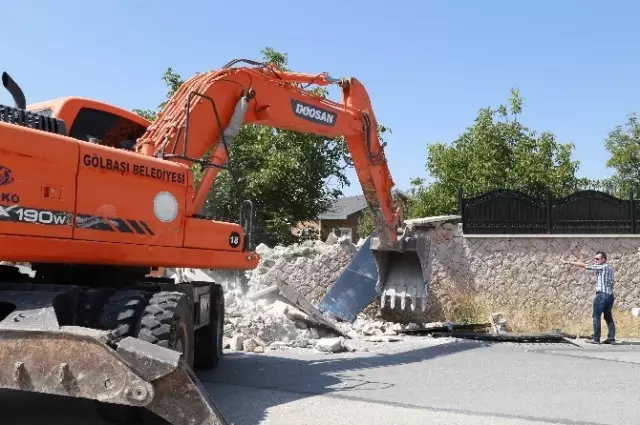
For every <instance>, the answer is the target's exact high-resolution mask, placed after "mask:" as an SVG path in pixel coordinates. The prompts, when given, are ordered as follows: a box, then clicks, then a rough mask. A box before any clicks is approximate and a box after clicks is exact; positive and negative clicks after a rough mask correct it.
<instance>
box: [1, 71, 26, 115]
mask: <svg viewBox="0 0 640 425" xmlns="http://www.w3.org/2000/svg"><path fill="white" fill-rule="evenodd" d="M2 85H3V86H4V88H5V89H7V91H8V92H9V93H11V97H13V101H14V102H15V103H16V108H20V109H26V108H27V99H26V98H25V97H24V93H23V92H22V89H21V88H20V86H19V85H18V83H16V82H15V81H14V80H13V78H11V77H10V76H9V74H7V73H6V72H3V73H2Z"/></svg>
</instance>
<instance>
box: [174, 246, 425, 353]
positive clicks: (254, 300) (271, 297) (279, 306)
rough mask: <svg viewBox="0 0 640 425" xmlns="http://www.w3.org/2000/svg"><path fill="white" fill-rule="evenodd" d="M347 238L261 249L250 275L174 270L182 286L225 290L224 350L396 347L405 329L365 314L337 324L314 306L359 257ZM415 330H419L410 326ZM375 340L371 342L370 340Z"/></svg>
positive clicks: (257, 249)
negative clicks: (193, 283)
mask: <svg viewBox="0 0 640 425" xmlns="http://www.w3.org/2000/svg"><path fill="white" fill-rule="evenodd" d="M361 242H362V241H360V243H358V244H357V245H356V244H353V243H352V242H351V241H350V240H349V239H348V238H346V237H342V238H338V237H336V236H335V235H330V236H329V237H328V238H327V241H326V242H322V241H319V240H317V241H305V242H302V243H299V244H294V245H292V246H286V247H285V246H276V247H274V248H270V247H268V246H266V245H264V244H260V245H258V247H257V248H256V251H257V252H258V253H259V254H260V256H261V258H260V263H259V265H258V267H257V268H256V269H254V270H250V271H247V272H237V271H224V270H206V269H203V270H193V269H172V270H171V271H170V273H169V276H174V277H177V278H178V279H180V280H186V281H190V280H200V281H203V280H206V281H215V282H217V283H220V284H222V285H223V287H224V293H225V314H226V317H225V326H224V337H225V342H224V346H225V347H227V346H228V347H229V349H230V350H233V351H244V352H253V353H256V352H258V353H262V352H266V351H268V350H285V349H292V348H308V349H315V350H317V351H320V352H326V353H336V352H341V351H356V350H357V349H362V348H363V347H360V346H358V347H359V348H355V347H356V346H357V344H350V343H349V341H350V340H354V342H355V341H368V340H369V341H371V342H393V341H398V340H400V339H401V338H402V337H403V336H402V335H398V333H399V332H401V331H402V330H403V329H404V328H405V327H404V326H403V325H401V324H398V323H390V322H384V321H380V320H373V319H371V318H369V317H368V316H366V315H365V314H364V313H361V314H360V315H359V316H358V317H357V318H356V320H355V321H354V322H353V323H344V322H337V321H335V320H333V318H330V317H326V316H325V315H323V314H322V313H321V312H320V311H319V310H318V309H317V308H316V306H317V305H318V303H319V302H320V301H321V300H322V298H323V297H324V295H325V293H326V292H327V291H328V289H329V288H330V287H331V285H332V284H333V282H334V281H335V280H336V279H337V278H338V277H339V276H340V274H341V273H342V271H343V270H344V269H345V268H346V266H347V265H348V264H349V261H350V260H351V258H352V257H353V255H355V253H356V252H357V251H358V245H360V244H361ZM412 325H413V326H415V327H417V326H418V325H416V324H410V325H409V327H410V326H412ZM372 337H373V341H372V340H371V338H372Z"/></svg>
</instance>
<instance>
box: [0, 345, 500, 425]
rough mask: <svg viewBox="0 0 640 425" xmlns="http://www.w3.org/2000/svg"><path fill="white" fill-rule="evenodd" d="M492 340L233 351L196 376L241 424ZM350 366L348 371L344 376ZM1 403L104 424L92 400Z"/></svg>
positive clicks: (83, 424)
mask: <svg viewBox="0 0 640 425" xmlns="http://www.w3.org/2000/svg"><path fill="white" fill-rule="evenodd" d="M490 345H493V344H492V343H484V342H476V341H473V342H470V341H453V342H450V343H444V344H441V345H436V346H429V347H424V348H419V349H414V350H409V351H401V352H396V353H392V354H377V353H353V354H347V356H350V357H347V358H345V357H341V358H336V357H335V355H331V354H328V355H326V356H317V355H316V357H318V358H317V359H315V360H308V359H304V360H301V359H296V358H287V357H277V356H275V355H269V354H243V353H229V354H226V355H225V358H224V360H223V361H222V362H221V363H220V365H219V366H218V368H217V369H216V370H214V371H210V372H209V371H207V372H199V373H198V376H199V377H200V379H201V380H202V381H203V383H204V384H205V386H206V387H207V389H209V390H210V391H211V393H212V394H211V395H212V398H213V400H214V402H215V403H216V404H217V405H218V407H219V408H220V409H221V411H222V412H223V414H224V415H225V416H226V417H227V419H228V420H229V422H232V423H235V424H237V425H239V424H257V423H259V422H260V421H262V420H263V419H264V418H265V417H266V411H267V409H269V408H270V407H273V406H277V405H279V404H282V403H287V402H291V401H295V400H299V399H301V398H305V397H310V396H313V395H318V394H328V393H338V392H341V391H374V390H375V391H379V390H387V391H388V390H393V388H392V387H393V384H390V383H387V382H382V381H376V380H371V379H364V378H363V376H360V375H359V374H357V373H354V372H357V371H358V370H365V369H372V368H386V367H392V366H399V365H404V364H409V363H417V362H423V361H428V360H430V359H434V358H437V357H442V356H448V355H453V354H456V353H459V352H463V351H467V350H471V349H476V348H482V347H487V346H490ZM285 355H286V352H285ZM351 356H353V357H351ZM347 372H349V376H341V374H343V373H347ZM360 378H363V379H360ZM218 384H222V385H227V386H232V387H227V388H231V389H230V390H225V391H224V392H223V393H222V392H219V391H216V385H218ZM247 387H249V388H257V389H262V390H274V389H276V390H279V391H278V392H277V393H274V392H270V391H267V392H266V394H264V395H263V396H262V397H258V398H251V397H255V393H259V392H260V391H253V392H252V396H251V397H246V393H247V390H248V388H247ZM243 394H244V395H245V397H243ZM0 409H1V411H2V421H1V422H2V424H7V425H27V424H29V425H44V424H51V423H64V424H65V425H89V424H91V425H100V424H104V422H103V421H101V420H100V419H99V418H98V417H97V416H96V414H95V412H94V410H93V403H92V402H91V401H88V400H78V399H70V398H66V397H57V396H45V395H39V394H26V393H21V392H17V391H8V390H6V391H5V390H0ZM53 421H55V422H53Z"/></svg>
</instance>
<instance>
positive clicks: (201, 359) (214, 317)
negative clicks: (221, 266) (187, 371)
mask: <svg viewBox="0 0 640 425" xmlns="http://www.w3.org/2000/svg"><path fill="white" fill-rule="evenodd" d="M209 320H210V321H209V324H208V325H207V326H205V327H203V328H201V329H200V330H198V331H197V332H196V349H195V352H196V353H195V364H194V366H195V368H197V369H214V368H215V367H216V366H218V362H220V360H221V359H222V355H223V352H222V350H223V346H222V339H223V336H224V292H223V290H222V285H219V284H217V283H214V284H211V305H210V309H209Z"/></svg>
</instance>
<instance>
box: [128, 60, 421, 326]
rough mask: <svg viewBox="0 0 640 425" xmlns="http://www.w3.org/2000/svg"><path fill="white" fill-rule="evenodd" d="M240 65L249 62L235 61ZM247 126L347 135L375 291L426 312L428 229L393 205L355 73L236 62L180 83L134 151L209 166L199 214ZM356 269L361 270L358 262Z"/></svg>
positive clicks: (361, 303)
mask: <svg viewBox="0 0 640 425" xmlns="http://www.w3.org/2000/svg"><path fill="white" fill-rule="evenodd" d="M239 62H247V63H248V64H249V65H251V66H243V67H234V66H233V65H235V64H237V63H239ZM303 84H307V85H311V84H315V85H319V86H328V85H331V84H335V85H338V86H339V87H340V88H341V90H342V102H341V103H337V102H333V101H331V100H327V99H326V98H324V97H323V96H319V95H317V94H314V93H312V92H309V91H307V90H304V89H303V88H301V85H303ZM245 124H259V125H264V126H268V127H275V128H280V129H287V130H292V131H298V132H303V133H313V134H318V135H322V136H325V137H327V138H335V137H340V136H343V137H344V138H345V140H346V143H347V146H348V149H349V151H350V153H351V157H352V160H353V165H354V166H355V169H356V172H357V176H358V179H359V181H360V185H361V186H362V190H363V193H364V196H365V198H366V200H367V203H368V205H369V208H370V211H371V213H372V216H373V221H374V225H375V228H376V235H375V236H374V237H373V238H372V239H371V241H370V243H368V246H370V248H371V250H370V251H369V250H367V252H365V254H366V255H365V256H364V257H363V259H362V261H363V262H370V261H369V260H370V259H371V258H370V257H372V256H373V257H374V258H375V262H376V274H377V275H376V278H375V279H374V280H373V281H374V282H375V295H377V296H380V298H381V304H382V307H384V306H385V300H386V299H387V298H388V299H389V300H390V306H391V308H392V309H393V308H394V307H395V301H396V298H399V300H400V306H401V309H402V310H404V308H405V303H406V301H405V299H406V298H407V297H409V298H411V299H412V300H413V303H412V304H411V307H412V310H413V309H415V307H416V305H417V303H418V301H421V303H422V308H421V309H422V311H424V310H425V308H426V296H427V283H428V280H429V275H430V270H429V267H428V264H429V261H428V256H429V248H430V244H429V239H428V238H427V237H426V236H425V233H424V232H416V231H415V228H408V227H406V226H405V224H404V217H403V211H404V206H403V205H400V206H398V207H397V208H395V209H394V202H393V195H392V191H391V189H392V187H393V186H394V183H393V179H392V177H391V173H390V171H389V168H388V165H387V161H386V158H385V155H384V150H383V149H384V146H383V144H381V143H380V140H379V138H378V133H377V121H376V118H375V114H374V112H373V107H372V105H371V100H370V98H369V95H368V93H367V90H366V89H365V87H364V85H363V84H362V83H361V82H360V81H358V80H357V79H356V78H348V79H344V78H341V79H338V78H332V77H331V76H329V75H328V74H327V73H321V74H303V73H297V72H287V71H281V70H279V69H277V68H276V67H274V66H273V65H271V64H263V63H259V62H253V61H247V60H235V61H232V62H230V63H229V64H227V65H225V66H224V67H223V68H221V69H219V70H215V71H211V72H207V73H203V74H197V75H195V76H193V77H192V78H190V79H189V80H187V81H186V82H185V83H184V84H182V85H181V87H180V88H179V89H178V90H177V92H176V93H175V94H174V95H173V96H172V97H171V99H170V100H169V102H168V103H167V105H166V107H165V108H164V109H163V110H162V111H161V112H160V113H159V115H158V117H157V119H156V120H155V121H154V122H153V123H152V124H151V125H150V126H149V127H148V129H147V131H146V133H145V134H144V135H143V136H142V137H141V138H140V139H139V140H138V144H137V147H136V148H137V150H138V151H140V152H141V153H143V154H146V155H150V156H157V157H160V158H163V159H168V160H172V161H177V162H181V163H186V164H192V163H199V164H200V165H202V166H203V167H205V168H206V171H205V173H204V176H203V179H202V182H201V183H200V186H199V187H198V189H197V191H196V192H195V194H194V196H193V200H192V202H191V204H190V205H189V206H188V208H187V209H188V211H187V213H188V214H194V213H197V212H199V211H200V209H201V208H202V206H203V204H204V202H205V199H206V197H207V194H208V192H209V190H210V188H211V186H212V185H213V183H214V182H215V179H216V176H217V174H218V172H219V170H220V169H221V168H224V166H225V164H226V162H227V159H228V155H229V148H230V146H231V144H232V143H233V137H234V136H235V135H236V134H237V132H238V131H239V130H240V128H241V127H242V126H243V125H245ZM203 157H204V159H201V158H203ZM354 267H356V268H360V269H361V267H360V266H358V265H357V264H356V265H354ZM349 276H350V274H349V273H346V274H345V275H343V276H342V277H341V279H339V282H347V283H346V286H347V288H348V289H347V290H345V291H343V292H342V294H341V295H340V296H339V297H337V298H335V299H336V300H337V302H343V301H342V299H343V298H344V297H348V296H351V295H349V294H351V293H353V292H354V291H353V290H351V289H350V288H352V287H353V286H352V285H355V284H356V282H355V281H354V279H353V278H352V277H349ZM360 276H362V274H361V273H360ZM369 280H372V279H371V278H370V279H369ZM370 301H371V300H369V299H367V298H366V297H365V298H361V299H360V300H358V301H357V302H356V301H354V302H352V304H354V305H358V306H357V308H356V310H357V311H360V310H361V309H362V308H364V307H365V306H366V305H367V304H368V303H369V302H370ZM350 317H351V318H352V317H353V314H351V315H350Z"/></svg>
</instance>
